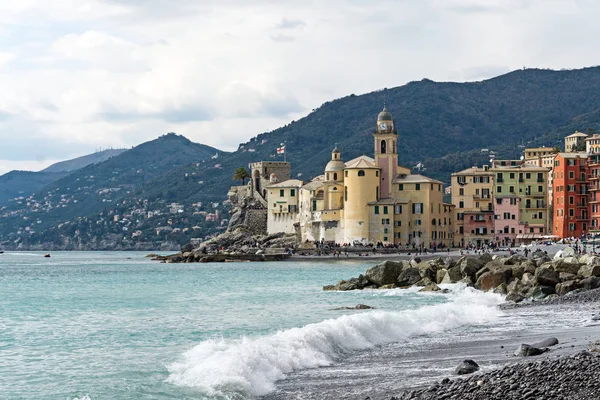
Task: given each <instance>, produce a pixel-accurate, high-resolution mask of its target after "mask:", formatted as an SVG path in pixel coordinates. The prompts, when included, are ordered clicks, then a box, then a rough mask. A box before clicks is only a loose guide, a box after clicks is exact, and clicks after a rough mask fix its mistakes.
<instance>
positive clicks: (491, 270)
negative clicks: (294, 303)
mask: <svg viewBox="0 0 600 400" xmlns="http://www.w3.org/2000/svg"><path fill="white" fill-rule="evenodd" d="M538 264H539V265H538ZM598 266H600V256H596V255H585V256H582V257H579V258H578V257H575V256H570V257H557V258H555V259H550V258H549V257H548V256H547V254H545V253H543V252H534V253H533V258H531V259H527V258H525V257H523V256H519V257H516V256H514V255H513V256H511V257H500V256H493V257H492V256H490V255H489V254H486V255H485V256H481V257H461V258H460V259H458V260H457V261H456V262H453V260H451V259H446V260H444V259H442V258H437V259H433V260H426V261H421V260H416V259H413V260H411V261H410V262H408V261H384V262H382V263H380V264H378V265H375V266H374V267H372V268H370V269H369V270H367V272H366V276H363V275H361V276H360V277H359V278H352V279H349V280H347V281H340V282H338V284H336V285H328V286H325V287H324V289H325V290H356V289H365V288H372V289H376V288H381V289H389V288H406V287H410V286H415V287H420V288H421V289H420V290H419V291H432V292H441V293H444V292H445V291H446V290H444V289H441V288H440V287H439V286H437V285H438V284H443V283H456V282H462V283H465V284H467V285H469V286H474V287H475V288H477V289H480V290H483V291H493V292H494V293H498V294H502V295H506V300H507V301H511V302H514V303H519V302H522V301H523V300H525V299H528V298H529V299H535V300H541V299H545V298H547V297H549V296H550V297H561V296H565V295H568V294H570V293H571V292H579V291H586V290H593V289H596V288H600V276H596V274H597V273H598V272H599V271H598V270H597V267H598ZM557 270H560V271H561V272H559V271H557Z"/></svg>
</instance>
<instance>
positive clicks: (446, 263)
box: [443, 257, 456, 269]
mask: <svg viewBox="0 0 600 400" xmlns="http://www.w3.org/2000/svg"><path fill="white" fill-rule="evenodd" d="M455 265H456V261H454V259H453V258H452V257H446V259H445V260H444V265H443V267H444V268H445V269H450V268H452V267H454V266H455Z"/></svg>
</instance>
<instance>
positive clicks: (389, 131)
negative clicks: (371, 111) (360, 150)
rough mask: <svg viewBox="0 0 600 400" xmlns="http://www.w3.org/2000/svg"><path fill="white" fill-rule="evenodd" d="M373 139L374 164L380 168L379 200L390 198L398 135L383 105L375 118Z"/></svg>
mask: <svg viewBox="0 0 600 400" xmlns="http://www.w3.org/2000/svg"><path fill="white" fill-rule="evenodd" d="M373 137H374V139H375V164H376V165H377V166H378V167H379V168H381V198H382V199H385V198H388V197H390V193H392V183H393V180H394V178H395V175H396V169H397V167H398V150H397V148H396V143H397V141H398V133H396V129H395V128H394V120H393V119H392V114H390V113H389V112H388V110H387V109H386V107H385V105H384V106H383V111H381V112H380V113H379V115H378V116H377V129H376V130H375V133H374V134H373Z"/></svg>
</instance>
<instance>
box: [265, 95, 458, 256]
mask: <svg viewBox="0 0 600 400" xmlns="http://www.w3.org/2000/svg"><path fill="white" fill-rule="evenodd" d="M373 139H374V153H375V154H374V156H375V157H374V158H371V157H368V156H366V155H363V156H360V157H357V158H355V159H353V160H350V161H347V162H344V161H343V160H342V155H341V152H340V150H339V149H338V148H337V147H336V148H335V149H333V151H332V153H331V161H329V163H328V164H327V165H326V166H325V168H324V173H323V175H320V176H318V177H316V178H315V179H313V180H312V181H311V182H308V183H306V184H304V185H303V186H302V187H301V188H300V189H299V196H298V213H297V215H295V216H293V218H294V221H293V224H295V225H294V226H295V227H297V229H298V230H299V234H300V236H301V238H302V240H303V241H332V242H337V243H339V244H342V243H346V244H354V243H363V244H366V243H381V244H384V245H401V246H403V247H404V246H423V247H433V246H434V245H435V246H436V247H439V246H440V245H443V246H449V245H452V243H453V235H454V229H453V219H454V217H453V205H452V204H446V203H444V201H443V194H444V192H443V187H442V182H440V181H436V180H434V179H430V178H427V177H425V176H422V175H416V174H411V171H410V169H409V168H405V167H402V166H399V165H398V152H397V142H398V133H397V132H396V129H395V127H394V121H393V119H392V116H391V114H390V113H389V112H388V111H387V110H386V109H385V107H384V109H383V111H382V112H380V113H379V115H378V117H377V125H376V130H375V132H374V133H373ZM296 184H297V183H296V182H292V180H290V181H285V182H281V183H277V184H274V185H271V186H269V187H268V188H267V189H268V203H269V206H270V209H269V218H268V221H272V222H268V224H267V231H268V232H269V233H275V232H280V231H282V230H283V229H286V230H289V226H290V224H289V221H288V222H286V224H285V226H282V225H281V224H276V223H275V218H274V217H273V216H274V215H275V214H281V213H282V210H284V208H285V207H283V203H282V207H281V208H280V207H279V203H277V200H278V199H277V197H278V196H279V201H284V200H282V198H281V192H278V190H279V191H280V190H285V189H288V190H290V189H292V187H296ZM284 197H285V192H284ZM288 200H289V199H287V198H286V199H285V201H286V204H288V203H287V201H288ZM271 214H273V215H271ZM290 216H291V214H290ZM293 224H292V225H293Z"/></svg>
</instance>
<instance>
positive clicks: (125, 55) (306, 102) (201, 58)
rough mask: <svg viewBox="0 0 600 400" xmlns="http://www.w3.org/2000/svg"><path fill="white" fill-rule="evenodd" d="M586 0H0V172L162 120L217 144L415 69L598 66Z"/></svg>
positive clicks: (453, 73) (483, 72) (140, 131)
mask: <svg viewBox="0 0 600 400" xmlns="http://www.w3.org/2000/svg"><path fill="white" fill-rule="evenodd" d="M598 15H600V1H596V0H52V1H45V0H19V1H2V2H0V174H1V173H4V172H7V171H8V170H11V169H29V170H37V169H40V168H43V167H45V166H47V165H49V164H51V163H52V162H54V161H57V160H64V159H68V158H72V157H76V156H80V155H83V154H87V153H91V152H93V151H95V150H96V149H100V148H108V147H131V146H133V145H137V144H140V143H142V142H144V141H147V140H151V139H154V138H156V137H158V136H160V135H161V134H164V133H166V132H170V131H174V132H177V133H180V134H183V135H185V136H186V137H188V138H189V139H191V140H193V141H196V142H200V143H205V144H208V145H211V146H215V147H217V148H221V149H224V150H235V149H236V148H237V147H238V144H239V143H240V142H244V141H246V140H248V139H249V138H251V137H253V136H255V135H256V134H258V133H260V132H264V131H269V130H272V129H275V128H277V127H279V126H281V125H284V124H286V123H288V122H289V121H291V120H293V119H298V118H300V117H302V116H304V115H306V114H307V113H308V112H310V110H312V109H313V108H316V107H318V106H319V105H320V104H322V103H323V102H324V101H327V100H331V99H334V98H338V97H342V96H345V95H348V94H350V93H355V94H360V93H365V92H370V91H373V90H376V89H380V88H383V87H394V86H399V85H403V84H405V83H406V82H409V81H411V80H419V79H422V78H430V79H433V80H437V81H448V80H451V81H465V80H481V79H485V78H489V77H492V76H496V75H499V74H502V73H505V72H508V71H510V70H514V69H518V68H522V67H523V66H526V67H540V68H554V69H560V68H580V67H585V66H591V65H598V64H600V53H599V52H598V44H597V43H598V39H597V38H598V37H599V33H600V24H598V22H597V16H598Z"/></svg>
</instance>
